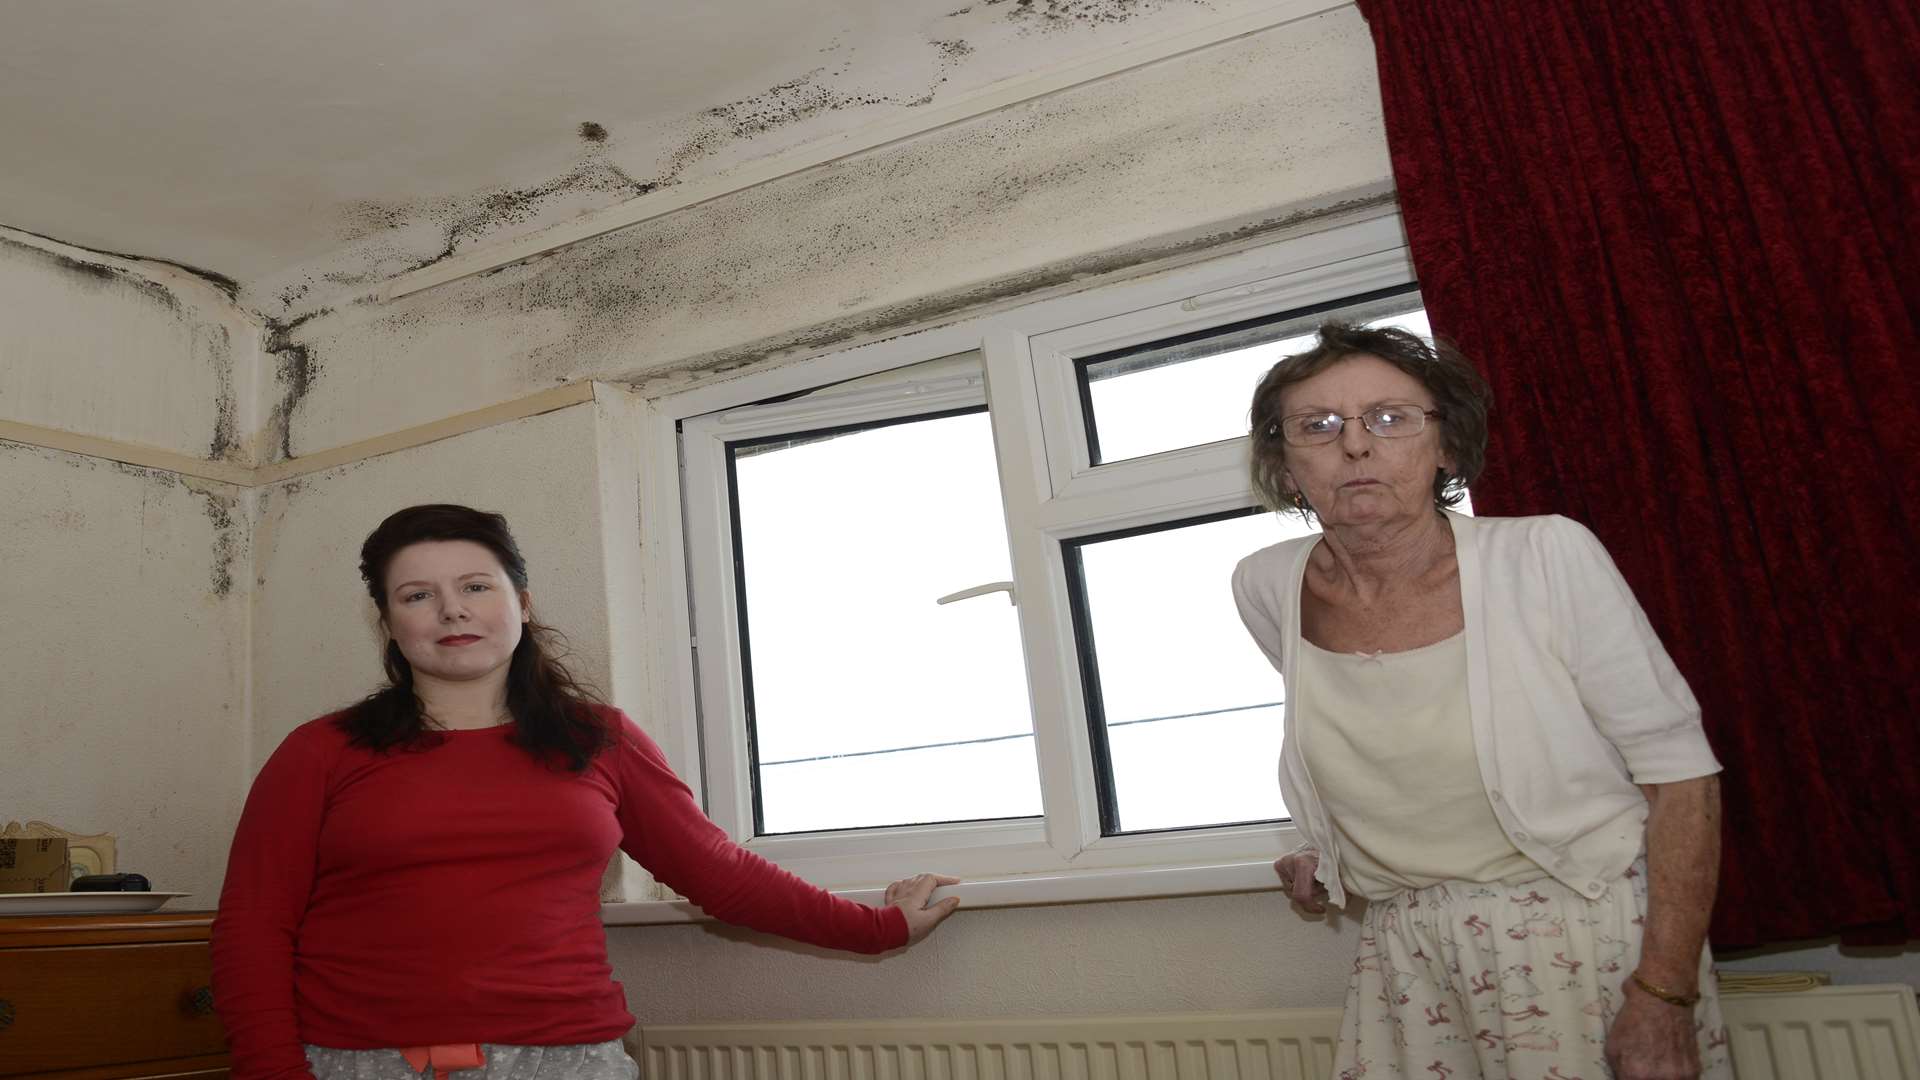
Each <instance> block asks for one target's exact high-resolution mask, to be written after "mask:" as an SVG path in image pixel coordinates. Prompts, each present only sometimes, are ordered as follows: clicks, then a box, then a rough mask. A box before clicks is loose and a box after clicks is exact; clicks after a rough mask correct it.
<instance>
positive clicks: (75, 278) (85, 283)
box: [0, 233, 184, 316]
mask: <svg viewBox="0 0 1920 1080" xmlns="http://www.w3.org/2000/svg"><path fill="white" fill-rule="evenodd" d="M27 235H29V236H39V234H38V233H28V234H27ZM40 239H42V240H48V241H50V242H52V243H55V244H60V245H62V246H63V247H73V246H74V245H72V244H68V243H65V242H64V241H61V240H53V239H52V238H51V237H44V236H42V237H40ZM0 244H5V245H6V247H7V249H8V250H10V251H15V252H19V253H21V254H23V255H24V256H25V257H27V258H30V259H33V260H35V261H36V262H39V263H40V264H42V265H43V266H46V267H47V268H48V269H50V270H51V271H52V272H54V273H56V274H59V275H61V276H62V277H65V278H66V279H67V281H69V282H71V283H72V284H73V285H75V286H77V287H79V288H81V289H84V290H86V291H88V292H99V291H101V290H105V289H114V288H117V289H125V290H128V291H131V292H134V293H138V294H139V295H141V296H143V297H145V298H146V299H147V300H149V301H151V302H153V303H154V304H157V305H159V306H161V307H164V308H166V309H167V310H168V311H169V312H171V313H173V314H174V315H175V316H179V315H181V314H182V313H183V312H184V308H183V307H182V306H181V303H180V298H179V297H177V296H175V295H173V290H172V289H169V288H167V287H166V286H165V285H162V284H160V283H159V282H157V281H153V280H151V279H148V278H144V277H141V276H140V275H139V274H136V273H133V272H132V271H130V270H122V269H120V268H119V267H117V266H108V265H107V264H106V263H100V262H93V261H92V260H89V259H80V258H75V257H74V256H72V255H66V254H62V253H61V252H58V251H48V250H46V249H45V248H40V247H35V246H33V245H32V244H23V243H20V242H19V241H18V240H11V239H8V238H6V237H0ZM79 250H82V251H84V250H86V249H85V248H81V249H79ZM99 254H105V252H100V253H99Z"/></svg>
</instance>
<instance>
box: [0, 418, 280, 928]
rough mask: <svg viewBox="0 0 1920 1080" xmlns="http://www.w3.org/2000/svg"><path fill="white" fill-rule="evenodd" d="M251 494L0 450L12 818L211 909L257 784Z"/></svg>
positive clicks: (6, 779) (0, 578) (80, 460)
mask: <svg viewBox="0 0 1920 1080" xmlns="http://www.w3.org/2000/svg"><path fill="white" fill-rule="evenodd" d="M246 519H247V508H246V496H245V494H244V493H243V492H241V491H239V490H238V489H234V488H231V487H229V486H227V485H222V484H212V483H205V482H201V481H197V480H190V479H182V478H181V477H179V476H177V475H175V474H172V473H168V472H163V471H160V470H155V469H142V468H136V467H133V466H127V465H120V464H117V463H114V462H109V461H104V460H101V459H99V458H94V457H86V456H82V455H79V454H72V453H67V452H64V451H59V450H49V449H43V448H40V447H35V446H28V445H24V444H22V443H17V442H8V441H5V440H0V549H3V550H4V558H0V612H3V613H4V614H5V617H4V618H0V657H4V658H5V659H4V666H0V823H4V822H5V821H7V820H10V819H18V820H23V821H24V820H29V819H39V820H43V821H47V822H51V823H52V824H54V825H58V826H60V827H61V828H65V829H70V830H73V831H76V832H84V833H93V832H108V833H113V834H114V835H115V836H116V837H117V844H118V849H119V852H118V857H119V865H120V869H122V870H131V871H135V872H138V873H143V874H145V875H147V877H148V878H150V879H151V880H152V881H153V885H154V888H156V889H163V890H171V891H182V892H191V893H193V894H194V895H193V896H192V898H190V899H189V900H185V901H180V902H176V906H184V907H211V906H213V903H214V900H215V898H216V897H217V896H218V893H219V887H220V880H221V875H222V873H223V872H224V866H225V863H226V842H227V838H229V837H231V836H232V834H233V823H234V821H235V819H236V818H237V817H238V814H239V809H240V800H241V797H242V795H243V794H244V792H245V790H246V789H245V786H244V785H245V783H246V777H247V775H248V771H247V770H248V764H249V763H248V761H247V725H246V700H247V699H246V689H247V682H248V672H247V657H246V635H245V626H246V606H247V594H246V582H247V580H248V578H249V576H250V558H249V552H248V550H247V529H246V525H245V522H246Z"/></svg>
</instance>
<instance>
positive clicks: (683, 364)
mask: <svg viewBox="0 0 1920 1080" xmlns="http://www.w3.org/2000/svg"><path fill="white" fill-rule="evenodd" d="M1390 176H1391V171H1390V167H1389V163H1388V159H1387V150H1386V141H1385V136H1384V133H1383V129H1382V126H1381V119H1380V105H1379V94H1378V87H1377V81H1376V76H1375V73H1374V68H1373V52H1372V45H1371V41H1370V39H1369V37H1368V34H1367V29H1366V26H1365V24H1364V23H1363V22H1362V20H1361V19H1360V17H1359V15H1358V14H1357V12H1355V11H1354V9H1352V8H1350V7H1348V8H1340V9H1336V10H1334V11H1332V12H1329V13H1326V14H1324V15H1319V16H1314V17H1311V18H1306V19H1302V20H1298V21H1295V22H1292V23H1288V24H1285V25H1283V26H1279V27H1275V28H1273V29H1271V30H1267V31H1263V32H1261V33H1258V34H1253V35H1249V36H1247V37H1243V38H1239V39H1235V40H1233V41H1229V42H1225V43H1222V44H1219V45H1214V46H1210V47H1207V48H1204V49H1200V50H1197V51H1195V52H1192V53H1189V54H1186V55H1183V56H1179V57H1175V58H1172V59H1169V60H1166V61H1163V62H1160V63H1156V64H1152V65H1149V66H1147V67H1144V68H1139V69H1135V70H1133V71H1129V72H1126V73H1123V74H1120V75H1116V76H1113V77H1111V78H1108V79H1104V80H1101V81H1099V82H1095V83H1091V84H1087V85H1083V86H1080V87H1077V88H1074V89H1072V90H1068V91H1065V92H1062V93H1059V94H1055V95H1052V96H1049V97H1046V98H1042V99H1038V100H1035V101H1032V102H1029V103H1026V104H1023V105H1018V106H1014V107H1010V108H1007V109H1004V110H1001V111H999V112H996V113H993V114H991V115H988V116H984V117H981V118H978V119H975V120H972V121H968V122H966V123H962V124H957V125H954V126H952V127H949V128H945V129H942V130H939V131H934V132H930V133H927V134H924V135H921V136H918V137H915V138H913V139H910V140H907V141H904V142H902V143H898V144H895V145H891V146H887V147H882V148H879V149H876V150H873V151H870V152H867V153H864V154H860V155H856V156H854V157H851V158H847V159H843V160H841V161H837V162H834V163H832V164H829V165H826V166H822V167H818V168H815V169H811V170H808V171H806V172H802V173H798V174H795V175H792V176H789V177H785V178H783V179H780V180H776V181H772V182H769V183H767V184H763V185H761V186H759V187H755V188H749V189H747V190H744V191H739V192H735V193H733V194H730V195H727V196H724V197H722V198H719V199H716V200H714V201H712V202H709V203H706V204H702V205H699V206H695V207H690V208H688V209H685V210H681V211H677V212H675V213H673V214H669V215H666V216H665V217H661V218H657V219H654V220H651V221H647V222H643V223H641V224H638V225H635V226H632V227H629V228H626V229H622V230H620V231H618V232H615V233H610V234H608V235H605V236H603V237H600V238H598V239H595V240H592V241H588V242H585V243H581V244H577V245H574V246H571V247H568V248H565V249H562V250H560V251H557V252H554V253H552V254H551V255H549V256H547V257H543V258H539V259H536V260H534V261H532V262H529V263H525V264H520V265H516V266H512V267H508V268H505V269H502V270H499V271H497V272H494V273H490V274H486V275H481V276H477V277H472V278H468V279H465V280H462V281H457V282H454V283H451V284H448V285H443V286H440V287H438V288H435V289H431V290H428V291H426V292H422V293H418V294H415V295H413V296H409V297H404V298H401V299H399V300H397V301H395V302H392V303H390V304H385V305H365V306H358V307H355V306H349V307H348V308H345V309H342V310H339V311H334V312H329V313H325V314H321V315H318V316H316V317H314V318H312V319H310V320H309V321H307V322H305V323H304V324H302V325H301V326H299V327H298V328H296V329H295V330H293V331H292V332H291V333H290V334H289V335H288V338H287V340H288V341H289V342H291V343H296V344H300V345H304V346H306V347H307V348H308V350H309V355H310V357H311V359H312V363H313V368H312V371H313V375H312V379H311V382H310V385H309V386H308V387H307V389H306V392H305V393H304V396H303V397H302V399H301V400H300V402H299V405H298V407H297V408H296V409H295V410H294V411H293V413H292V418H291V420H292V422H291V436H290V439H289V442H288V445H289V448H290V449H291V451H292V452H293V453H294V454H295V455H299V454H304V453H311V452H314V451H316V450H321V449H327V448H331V447H335V446H340V445H344V444H349V443H352V442H355V441H357V440H360V439H365V438H370V437H373V436H376V435H379V434H383V433H385V432H389V431H393V430H396V429H400V428H405V427H408V426H411V425H415V424H421V423H427V422H430V421H433V420H436V419H439V418H441V417H443V416H446V415H449V414H452V413H457V412H461V411H465V410H469V409H474V408H480V407H483V406H487V405H491V404H494V403H497V402H500V401H505V400H511V399H514V398H518V397H522V396H525V395H527V394H529V393H532V392H534V391H537V390H541V389H545V388H548V387H551V386H554V385H556V384H558V383H563V382H571V381H577V380H581V379H586V378H605V379H617V380H635V379H642V378H645V377H647V376H649V375H651V374H655V373H660V372H664V371H669V370H676V369H686V368H690V367H702V368H710V367H715V366H729V365H737V364H742V363H746V362H750V361H754V360H758V359H761V358H764V357H767V356H770V355H778V354H785V353H791V352H796V351H806V350H813V351H818V350H819V349H821V348H824V347H827V346H830V345H832V344H834V343H838V342H850V341H853V340H856V339H859V338H862V337H866V336H871V335H874V334H880V333H886V332H890V331H892V330H894V329H897V328H900V327H904V326H909V325H913V324H917V323H925V322H928V321H935V320H939V319H941V318H942V317H943V316H944V315H947V314H950V313H952V312H954V311H957V310H960V309H963V308H967V307H977V306H980V305H983V304H987V303H991V302H993V301H995V300H997V299H1001V298H1005V297H1012V296H1020V295H1028V294H1031V293H1032V292H1034V291H1035V290H1037V289H1041V288H1046V287H1049V286H1061V285H1070V284H1071V283H1073V282H1075V281H1077V280H1082V279H1085V278H1087V277H1089V276H1092V275H1096V274H1100V273H1104V272H1108V271H1112V270H1116V269H1120V268H1124V267H1126V266H1129V265H1132V264H1137V263H1142V262H1146V261H1150V260H1156V259H1162V260H1163V259H1167V258H1171V257H1177V256H1180V255H1181V254H1183V253H1192V252H1199V251H1205V250H1209V249H1213V248H1217V247H1218V245H1220V244H1222V243H1226V242H1231V241H1233V240H1235V239H1238V238H1243V237H1246V236H1250V235H1258V234H1260V233H1261V232H1262V231H1264V230H1271V229H1274V228H1277V227H1280V226H1282V225H1284V224H1286V223H1289V222H1292V221H1295V220H1297V219H1299V218H1301V217H1302V216H1309V215H1311V214H1312V213H1313V212H1315V211H1316V210H1320V209H1324V208H1325V207H1327V206H1329V205H1339V204H1342V203H1353V202H1365V201H1380V200H1383V199H1385V198H1386V197H1387V192H1388V191H1389V187H1390ZM506 209H511V208H510V207H509V208H506ZM503 212H505V211H504V210H503Z"/></svg>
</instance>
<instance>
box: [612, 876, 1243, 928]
mask: <svg viewBox="0 0 1920 1080" xmlns="http://www.w3.org/2000/svg"><path fill="white" fill-rule="evenodd" d="M1279 888H1280V881H1279V878H1277V877H1276V876H1275V875H1274V872H1273V863H1272V862H1271V861H1267V860H1261V861H1258V862H1236V863H1217V864H1211V865H1204V866H1165V867H1151V868H1131V869H1124V870H1080V871H1071V872H1067V873H1054V874H1027V875H1022V876H1018V877H1003V878H988V879H984V880H980V881H967V882H962V883H961V884H959V885H950V886H948V887H946V888H943V889H940V890H939V891H938V892H937V893H935V896H936V898H940V897H947V896H958V897H959V898H960V906H961V907H963V908H997V907H1031V906H1035V905H1039V904H1074V903H1086V902H1089V901H1098V900H1140V899H1146V898H1149V897H1159V896H1201V895H1205V894H1208V893H1237V892H1262V891H1267V890H1278V889H1279ZM882 892H883V890H882V889H880V888H858V889H834V890H833V893H834V895H836V896H844V897H846V898H847V899H849V900H853V901H857V902H859V903H862V904H872V905H875V906H878V905H879V904H880V903H881V894H882ZM710 918H712V916H710V915H708V914H707V913H706V912H704V911H701V910H700V909H699V908H698V907H696V906H694V905H693V904H692V903H689V902H688V901H685V900H642V901H636V902H632V903H622V904H602V905H600V920H601V922H603V923H605V924H606V925H608V926H654V925H662V924H671V923H693V922H704V921H706V920H708V919H710Z"/></svg>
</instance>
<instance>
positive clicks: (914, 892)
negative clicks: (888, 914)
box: [886, 874, 960, 945]
mask: <svg viewBox="0 0 1920 1080" xmlns="http://www.w3.org/2000/svg"><path fill="white" fill-rule="evenodd" d="M958 884H960V879H959V878H957V877H948V876H947V875H945V874H915V875H914V876H913V877H910V878H901V879H900V880H899V881H896V882H894V883H893V884H891V885H889V886H887V893H886V901H887V903H888V904H890V905H892V906H894V907H897V908H899V909H900V911H901V913H902V914H904V915H906V917H907V944H909V945H913V944H917V943H918V942H920V941H921V940H922V939H924V938H925V937H926V936H927V935H928V934H931V933H933V928H934V927H936V926H939V925H940V924H941V923H943V922H945V921H946V918H947V916H949V915H951V914H953V912H954V909H955V908H957V907H959V906H960V898H959V897H957V896H949V897H947V898H946V899H945V900H941V901H939V902H938V903H933V904H929V903H927V901H928V900H929V899H932V897H933V890H935V889H937V888H939V887H940V886H942V885H958Z"/></svg>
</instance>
